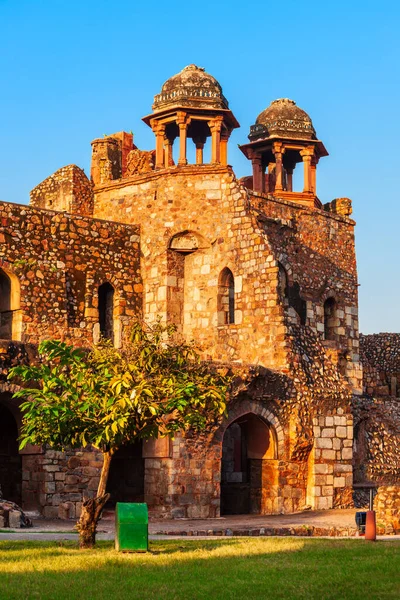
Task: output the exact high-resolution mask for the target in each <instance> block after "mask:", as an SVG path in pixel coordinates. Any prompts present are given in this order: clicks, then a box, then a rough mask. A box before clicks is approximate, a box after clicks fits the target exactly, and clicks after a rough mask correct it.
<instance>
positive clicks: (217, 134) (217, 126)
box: [208, 116, 223, 164]
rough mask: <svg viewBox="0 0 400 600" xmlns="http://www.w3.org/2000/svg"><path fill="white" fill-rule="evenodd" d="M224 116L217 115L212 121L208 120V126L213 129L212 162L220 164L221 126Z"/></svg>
mask: <svg viewBox="0 0 400 600" xmlns="http://www.w3.org/2000/svg"><path fill="white" fill-rule="evenodd" d="M222 121H223V117H220V116H218V117H215V119H213V120H212V121H208V126H209V128H210V131H211V162H212V163H214V164H215V163H216V164H220V162H221V128H222Z"/></svg>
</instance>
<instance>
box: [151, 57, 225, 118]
mask: <svg viewBox="0 0 400 600" xmlns="http://www.w3.org/2000/svg"><path fill="white" fill-rule="evenodd" d="M176 104H179V105H180V106H197V107H199V108H214V109H215V108H216V109H221V108H222V109H226V108H228V106H229V105H228V102H227V100H226V98H225V97H224V95H223V94H222V87H221V86H220V84H219V83H218V81H217V80H216V79H215V77H213V76H212V75H210V74H209V73H206V71H205V70H204V68H203V67H198V66H196V65H188V66H187V67H185V68H184V69H182V71H180V72H179V73H177V75H173V77H170V78H169V79H167V81H166V82H165V83H164V85H163V86H162V88H161V92H160V93H159V94H157V95H156V96H155V97H154V104H153V110H154V111H157V110H160V109H163V108H165V107H167V106H169V105H176Z"/></svg>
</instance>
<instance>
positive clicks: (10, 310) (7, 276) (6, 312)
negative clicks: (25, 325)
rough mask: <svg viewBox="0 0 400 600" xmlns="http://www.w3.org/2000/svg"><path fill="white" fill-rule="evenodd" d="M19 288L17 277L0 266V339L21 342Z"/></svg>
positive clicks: (2, 265) (3, 266)
mask: <svg viewBox="0 0 400 600" xmlns="http://www.w3.org/2000/svg"><path fill="white" fill-rule="evenodd" d="M20 302H21V287H20V282H19V279H18V277H17V276H16V275H15V274H14V273H13V272H12V271H11V270H9V269H8V268H7V267H6V266H5V265H4V263H1V264H0V339H6V340H21V330H22V315H21V310H20Z"/></svg>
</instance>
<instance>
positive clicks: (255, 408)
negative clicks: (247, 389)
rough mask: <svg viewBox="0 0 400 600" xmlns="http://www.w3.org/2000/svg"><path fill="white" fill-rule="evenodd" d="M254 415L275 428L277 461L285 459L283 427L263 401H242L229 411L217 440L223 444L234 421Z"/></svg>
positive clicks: (217, 434)
mask: <svg viewBox="0 0 400 600" xmlns="http://www.w3.org/2000/svg"><path fill="white" fill-rule="evenodd" d="M248 413H253V414H255V415H256V416H258V417H260V418H261V419H263V420H265V421H266V422H267V423H268V424H269V425H271V426H272V427H273V428H274V431H275V435H276V444H277V445H276V447H277V459H278V460H283V459H284V432H283V428H282V425H281V423H280V421H279V419H278V417H277V416H276V414H275V413H274V412H273V410H272V409H271V407H270V406H269V407H266V406H265V405H264V404H263V402H262V401H257V400H250V399H246V400H242V401H241V402H239V403H238V404H237V405H236V406H235V407H234V408H233V409H230V410H229V413H228V416H227V417H226V419H224V421H223V422H222V424H221V426H220V428H219V429H218V431H217V433H216V440H217V441H219V442H222V439H223V436H224V432H225V431H226V429H227V428H228V427H229V425H231V424H232V423H233V422H234V421H237V419H239V418H240V417H242V416H244V415H246V414H248Z"/></svg>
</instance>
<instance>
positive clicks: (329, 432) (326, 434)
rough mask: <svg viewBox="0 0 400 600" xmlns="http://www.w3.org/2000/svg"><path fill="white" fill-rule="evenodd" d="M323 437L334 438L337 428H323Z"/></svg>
mask: <svg viewBox="0 0 400 600" xmlns="http://www.w3.org/2000/svg"><path fill="white" fill-rule="evenodd" d="M321 437H323V438H333V437H335V430H334V429H333V428H325V429H323V430H322V433H321Z"/></svg>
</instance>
